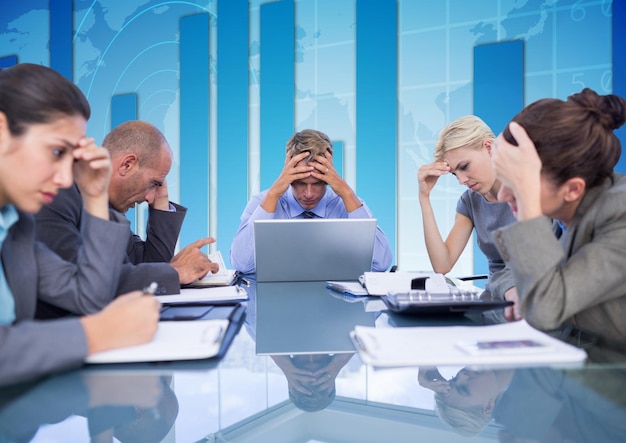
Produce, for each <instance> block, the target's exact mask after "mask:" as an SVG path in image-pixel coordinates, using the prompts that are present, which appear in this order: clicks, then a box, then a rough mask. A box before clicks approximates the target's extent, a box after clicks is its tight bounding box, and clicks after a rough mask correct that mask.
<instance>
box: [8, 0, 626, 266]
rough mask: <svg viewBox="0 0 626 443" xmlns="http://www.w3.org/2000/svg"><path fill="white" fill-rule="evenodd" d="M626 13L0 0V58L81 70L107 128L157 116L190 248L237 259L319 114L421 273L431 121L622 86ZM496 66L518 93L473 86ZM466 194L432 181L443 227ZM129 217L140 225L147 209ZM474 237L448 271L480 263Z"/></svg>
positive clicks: (348, 173) (502, 118) (468, 6)
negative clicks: (201, 241)
mask: <svg viewBox="0 0 626 443" xmlns="http://www.w3.org/2000/svg"><path fill="white" fill-rule="evenodd" d="M269 3H272V4H269ZM266 4H267V5H266ZM51 11H52V12H51ZM197 14H204V16H200V17H191V16H195V15H197ZM612 14H615V17H613V16H612ZM624 15H625V14H624V7H623V5H619V2H617V3H616V4H615V5H613V3H612V2H611V1H605V0H598V1H580V0H579V1H574V0H569V1H568V0H559V1H555V0H527V1H520V0H441V1H431V0H398V1H394V0H379V1H374V0H369V1H368V0H358V1H355V0H334V1H332V2H329V1H322V0H299V1H295V2H294V1H287V0H282V1H280V2H267V1H259V0H254V1H250V2H247V1H242V0H227V1H226V0H222V1H221V2H219V1H193V0H190V1H140V0H126V1H124V2H118V1H114V0H96V1H94V0H75V1H74V2H70V1H61V0H51V1H43V0H29V1H19V2H17V1H13V2H2V3H1V4H0V65H3V64H11V63H14V62H15V60H17V61H19V62H32V63H40V64H43V65H47V66H52V67H54V68H55V69H57V70H59V71H60V72H62V73H64V74H65V75H67V76H68V77H71V78H72V79H73V81H74V82H75V83H76V84H77V85H78V86H79V87H80V88H81V89H82V90H83V92H84V93H85V95H86V96H87V98H88V99H89V101H90V103H91V105H92V108H93V114H92V118H91V119H90V121H89V126H88V132H89V135H90V136H92V137H94V138H96V140H97V141H98V142H100V141H101V140H102V138H103V137H104V135H105V134H106V133H107V132H108V131H109V130H110V128H111V123H112V121H113V122H115V121H119V120H123V119H124V118H125V117H124V116H127V115H136V116H137V118H140V119H143V120H147V121H150V122H151V123H153V124H155V125H156V126H157V127H159V128H160V129H161V130H162V131H163V132H164V134H165V135H166V137H167V138H168V140H169V141H170V144H171V146H172V148H173V150H174V152H175V162H174V166H173V168H172V171H171V173H170V174H169V176H168V184H169V186H170V189H171V194H172V199H173V200H175V201H181V202H182V203H183V204H186V205H188V206H189V208H190V212H189V217H188V219H187V220H186V222H185V224H184V226H183V234H182V235H181V245H185V244H188V243H190V242H191V241H193V240H194V239H196V238H198V237H201V236H204V235H208V234H210V235H213V236H215V237H216V238H217V244H216V245H215V246H212V249H220V250H221V251H222V252H223V255H224V258H225V259H226V260H227V261H228V250H229V248H230V243H231V240H232V236H233V235H234V232H235V230H236V228H237V226H238V224H239V215H240V214H241V211H242V210H243V208H244V206H245V204H246V202H247V200H248V198H249V196H251V195H252V194H253V193H256V192H258V191H260V190H261V189H262V188H265V187H267V186H268V185H269V184H270V183H271V182H272V180H273V178H274V177H275V176H276V175H277V174H278V172H279V171H280V167H281V165H282V162H283V159H284V144H285V142H286V139H287V138H288V136H289V135H290V134H291V133H292V132H293V131H294V130H301V129H304V128H316V129H319V130H322V131H324V132H326V133H327V134H329V136H330V137H331V139H333V141H335V142H336V143H337V146H340V147H342V148H343V151H342V152H341V163H342V170H343V171H342V172H343V176H344V178H345V179H346V180H347V181H348V183H349V184H351V185H352V186H353V187H354V188H356V191H357V193H358V194H359V196H360V197H362V198H363V199H365V201H366V202H367V203H368V205H369V206H370V208H371V209H372V211H373V212H374V215H375V216H377V217H378V218H379V221H380V224H381V226H382V228H383V229H384V230H385V232H386V233H387V234H388V236H389V238H390V240H391V242H392V247H393V249H394V253H395V261H396V263H398V264H399V265H400V268H401V269H404V270H422V269H429V268H430V265H429V262H428V257H427V255H426V250H425V247H424V240H423V231H422V224H421V214H420V209H419V204H418V202H417V181H416V174H417V169H418V168H419V166H420V165H422V164H424V163H425V162H430V161H432V152H433V145H434V141H435V139H436V136H437V132H438V131H439V129H440V128H441V127H442V126H443V125H445V124H446V123H447V122H448V121H450V120H452V119H454V118H457V117H459V116H461V115H464V114H469V113H473V112H476V113H477V114H479V115H481V116H483V117H484V118H485V119H486V120H487V121H488V123H490V124H491V125H492V127H493V130H494V131H495V132H496V133H498V132H500V131H501V130H502V126H503V124H504V123H505V122H507V121H508V120H509V119H510V118H511V117H512V115H513V113H515V112H516V109H517V108H519V107H520V106H523V105H524V104H528V103H530V102H532V101H534V100H536V99H539V98H543V97H559V98H565V97H567V96H568V95H569V94H571V93H573V92H576V91H579V90H580V89H581V88H582V87H590V88H593V89H595V90H596V91H598V92H599V93H611V92H613V89H614V88H615V91H616V93H620V92H621V91H622V89H624V86H623V84H624V83H623V82H624V80H623V76H622V77H617V76H616V83H615V84H614V81H613V72H614V71H615V72H623V71H624V68H623V63H624V62H623V57H621V56H620V54H621V53H622V52H623V51H622V48H623V46H624V43H623V40H624V37H623V34H624V31H623V30H621V31H620V27H619V26H616V27H615V28H616V31H615V34H613V33H612V29H613V27H614V22H617V21H619V20H622V19H623V17H624ZM622 21H623V20H622ZM359 24H360V25H361V26H359ZM621 28H623V26H622V27H621ZM185 36H188V37H185ZM512 42H513V43H512ZM500 43H505V44H504V45H499V44H500ZM511 43H512V44H511ZM509 48H511V49H509ZM613 60H615V61H616V65H615V66H614V65H613ZM620 70H621V71H620ZM263 72H265V77H264V76H263ZM502 73H504V74H502ZM495 74H497V75H500V76H504V77H503V82H504V84H508V87H509V88H510V89H509V90H510V94H507V95H505V96H502V95H501V94H499V95H495V96H494V94H491V95H488V88H487V89H485V88H480V85H479V84H478V83H477V84H475V79H478V78H483V79H485V78H489V76H490V75H491V76H494V75H495ZM618 79H619V81H620V82H622V83H617V80H618ZM198 82H199V83H198ZM485 91H487V92H485ZM118 96H122V97H118ZM114 97H116V98H115V99H114ZM462 191H463V188H462V187H460V186H459V185H458V184H457V183H456V181H455V180H454V178H453V177H446V178H444V179H442V180H441V182H440V183H439V184H438V186H437V187H436V188H435V191H434V192H433V196H432V200H433V206H434V209H435V213H436V214H437V219H438V222H439V226H440V229H441V231H442V232H443V234H444V236H445V234H446V233H447V232H448V229H449V228H450V226H451V225H452V223H453V220H454V214H455V208H456V201H457V199H458V196H459V195H460V194H461V192H462ZM133 216H135V214H133ZM136 217H137V221H138V223H137V227H138V228H137V229H138V231H139V232H140V233H141V232H142V225H143V222H144V217H145V210H144V209H143V208H142V209H140V210H139V211H137V213H136ZM472 246H473V245H471V244H470V245H468V248H466V251H465V252H464V254H463V256H462V257H461V259H460V260H459V263H458V264H457V266H456V267H455V268H454V269H453V273H455V274H457V275H461V274H470V273H472V272H482V271H484V262H483V261H482V258H481V257H480V253H478V254H476V261H475V260H474V254H473V247H472Z"/></svg>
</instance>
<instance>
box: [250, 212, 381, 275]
mask: <svg viewBox="0 0 626 443" xmlns="http://www.w3.org/2000/svg"><path fill="white" fill-rule="evenodd" d="M375 237H376V219H348V218H339V219H287V220H257V221H255V222H254V239H255V241H254V243H255V244H254V251H255V262H256V279H257V282H287V281H321V280H324V281H326V280H357V279H358V278H359V276H360V275H361V274H363V272H365V271H370V270H371V267H372V255H373V252H374V240H375Z"/></svg>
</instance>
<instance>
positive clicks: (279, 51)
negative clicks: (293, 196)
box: [260, 0, 295, 189]
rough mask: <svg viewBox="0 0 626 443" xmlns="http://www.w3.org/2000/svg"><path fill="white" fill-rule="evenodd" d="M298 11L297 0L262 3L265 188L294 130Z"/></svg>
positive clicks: (277, 170)
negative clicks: (295, 1) (295, 15)
mask: <svg viewBox="0 0 626 443" xmlns="http://www.w3.org/2000/svg"><path fill="white" fill-rule="evenodd" d="M294 12H295V11H294V3H293V0H283V1H280V2H275V3H267V4H264V5H261V29H260V34H261V65H260V70H261V94H260V96H261V108H260V114H261V115H260V120H261V128H260V131H261V136H260V139H261V189H265V188H268V187H269V186H270V185H271V184H272V183H273V182H274V180H276V177H278V175H279V174H280V171H281V170H282V167H283V165H284V163H285V143H286V142H287V140H288V139H289V137H291V136H292V135H293V132H294V119H295V104H294V102H295V100H294V98H295V69H294V63H295V40H294V32H295V18H294Z"/></svg>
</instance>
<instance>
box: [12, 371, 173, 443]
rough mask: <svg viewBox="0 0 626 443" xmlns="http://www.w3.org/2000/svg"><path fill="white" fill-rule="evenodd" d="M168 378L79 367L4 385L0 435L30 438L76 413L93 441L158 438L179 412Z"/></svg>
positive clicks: (16, 440)
mask: <svg viewBox="0 0 626 443" xmlns="http://www.w3.org/2000/svg"><path fill="white" fill-rule="evenodd" d="M170 379H171V378H170V377H167V376H160V375H151V374H132V373H129V374H120V373H110V374H107V373H98V372H90V371H82V372H72V373H68V374H63V375H60V376H56V377H51V378H49V379H47V380H44V381H41V382H39V383H36V384H24V385H19V386H13V387H10V388H3V389H1V390H0V398H1V399H2V404H1V405H0V441H10V442H27V441H31V439H33V438H34V437H35V435H36V434H37V432H38V430H39V428H40V427H41V426H44V425H46V424H53V423H59V422H61V421H63V420H65V419H67V418H68V417H71V416H75V415H77V416H82V417H84V418H85V419H86V421H87V428H88V429H87V431H86V433H87V434H88V435H89V438H90V440H91V441H92V442H112V441H115V440H114V439H116V440H117V441H120V442H159V441H161V440H162V439H163V437H164V436H165V435H166V434H167V433H168V432H169V430H170V428H171V427H172V425H173V424H174V421H175V420H176V417H177V415H178V400H177V398H176V395H175V394H174V391H173V390H172V389H171V388H170V384H169V383H170Z"/></svg>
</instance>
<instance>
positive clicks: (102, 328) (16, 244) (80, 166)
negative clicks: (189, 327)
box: [0, 64, 159, 385]
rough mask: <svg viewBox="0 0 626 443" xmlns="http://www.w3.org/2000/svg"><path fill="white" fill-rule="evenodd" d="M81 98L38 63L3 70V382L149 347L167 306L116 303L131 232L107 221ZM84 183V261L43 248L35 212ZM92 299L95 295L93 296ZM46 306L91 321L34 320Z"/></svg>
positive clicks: (102, 156)
mask: <svg viewBox="0 0 626 443" xmlns="http://www.w3.org/2000/svg"><path fill="white" fill-rule="evenodd" d="M89 114H90V109H89V104H88V103H87V100H86V99H85V97H84V96H83V94H82V93H81V91H80V90H79V89H78V88H77V87H76V86H75V85H74V84H73V83H71V82H69V81H68V80H67V79H65V78H64V77H62V76H61V75H60V74H58V73H56V72H55V71H53V70H51V69H49V68H46V67H43V66H39V65H33V64H20V65H16V66H14V67H11V68H9V69H4V70H0V253H1V256H0V262H1V265H2V266H0V385H6V384H11V383H16V382H20V381H25V380H28V379H33V378H36V377H40V376H42V375H45V374H48V373H52V372H56V371H60V370H64V369H69V368H73V367H77V366H80V365H81V364H82V362H83V361H84V359H85V357H86V356H87V355H89V354H92V353H95V352H100V351H104V350H107V349H113V348H118V347H124V346H130V345H134V344H139V343H143V342H146V341H148V340H150V339H151V338H152V336H153V335H154V333H155V331H156V325H157V321H158V316H159V314H158V312H159V303H158V302H157V301H156V300H154V298H153V297H144V296H143V295H142V293H141V292H140V291H136V292H134V293H130V294H127V295H124V296H121V297H118V298H117V299H116V300H115V301H114V302H112V303H111V304H110V305H108V306H107V307H106V308H105V309H104V310H102V311H101V312H97V311H98V306H96V305H95V304H94V303H91V302H89V300H94V299H97V300H100V301H107V302H108V301H110V300H112V299H113V298H114V296H115V295H116V294H115V288H116V286H117V281H118V277H119V273H120V267H121V263H122V258H123V256H124V253H125V249H126V240H127V238H128V226H127V225H125V224H121V223H116V222H112V221H109V211H108V195H107V188H108V183H109V178H110V175H111V162H110V159H109V156H108V152H107V150H106V149H103V148H100V147H97V146H96V145H95V143H94V141H93V139H90V138H87V137H86V136H85V130H86V125H87V119H88V118H89ZM74 179H75V180H76V183H77V184H78V186H79V188H80V190H81V195H82V196H83V201H84V208H85V210H84V213H83V216H82V226H81V232H82V235H83V243H84V245H83V247H82V249H81V250H80V251H79V254H78V258H77V260H76V264H74V263H69V262H65V261H63V260H61V259H60V258H59V257H58V256H56V255H55V254H54V253H52V252H51V251H50V250H49V249H47V248H46V247H45V246H43V245H42V244H41V243H37V242H35V223H34V220H33V217H32V214H34V213H36V212H37V211H39V209H40V208H41V207H42V206H43V205H44V204H47V203H50V202H51V201H52V200H53V199H54V197H55V195H56V194H57V192H58V190H59V189H60V188H66V187H68V186H70V185H71V184H72V182H73V180H74ZM84 294H89V295H90V296H91V297H85V296H84ZM38 301H46V302H50V303H53V304H55V305H57V306H62V307H63V308H65V309H67V310H68V311H70V312H72V313H74V314H77V315H84V316H83V317H73V318H68V319H63V320H58V321H45V322H41V321H39V322H38V321H35V320H34V319H33V318H34V315H35V308H36V305H37V302H38Z"/></svg>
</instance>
